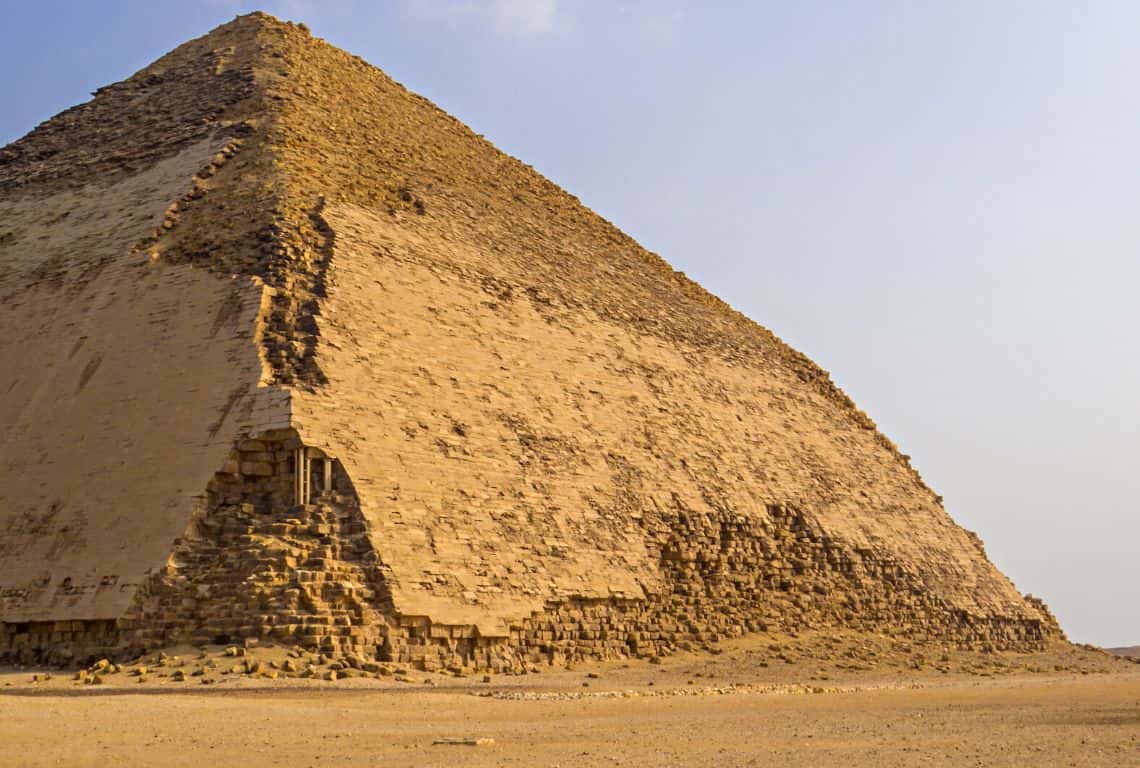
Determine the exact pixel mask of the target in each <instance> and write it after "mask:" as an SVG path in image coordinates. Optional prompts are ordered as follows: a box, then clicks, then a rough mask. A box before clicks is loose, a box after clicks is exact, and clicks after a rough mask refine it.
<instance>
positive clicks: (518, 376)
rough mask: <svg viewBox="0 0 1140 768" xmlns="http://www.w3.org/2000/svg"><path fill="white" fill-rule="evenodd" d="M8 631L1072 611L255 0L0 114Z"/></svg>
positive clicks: (1020, 616)
mask: <svg viewBox="0 0 1140 768" xmlns="http://www.w3.org/2000/svg"><path fill="white" fill-rule="evenodd" d="M0 264H2V266H3V270H2V271H0V321H2V323H3V327H4V328H5V329H6V333H5V334H4V335H3V337H2V338H0V361H2V362H3V365H2V366H0V392H3V393H4V396H3V398H2V400H0V430H2V433H3V435H4V440H3V442H2V443H0V655H2V656H4V657H7V658H14V659H24V660H27V659H40V660H55V661H66V660H75V659H81V658H86V657H89V656H92V655H104V654H115V653H119V654H124V653H128V652H134V651H137V650H140V649H144V648H145V649H153V648H157V647H162V646H166V645H172V644H177V643H182V642H195V643H210V642H236V641H239V640H241V639H244V638H263V639H270V640H274V641H278V642H285V643H294V644H297V645H300V646H304V647H307V648H311V649H321V650H325V651H328V652H333V653H345V654H356V655H363V656H368V657H372V658H381V659H390V660H396V661H403V662H409V663H415V664H418V665H421V666H423V667H428V668H432V667H438V666H449V665H455V664H458V665H462V666H477V667H485V668H497V669H500V668H501V669H510V668H514V667H517V666H519V665H525V664H529V663H533V662H534V661H535V660H547V661H558V660H573V659H579V658H603V659H604V658H615V657H621V656H627V655H640V656H644V655H656V654H661V653H668V652H670V651H672V650H674V649H677V648H687V647H700V646H704V645H706V644H708V643H710V642H714V641H716V640H718V639H720V638H725V637H733V636H737V635H741V634H743V633H746V632H756V631H794V630H798V629H804V628H817V629H819V628H836V629H844V630H851V631H864V632H890V633H894V634H898V635H902V636H906V637H911V638H914V639H916V640H936V641H938V642H942V643H953V644H958V645H961V646H966V647H983V646H984V647H991V648H1014V649H1031V648H1038V647H1041V646H1042V645H1043V644H1045V643H1047V642H1049V641H1050V640H1052V639H1055V638H1057V639H1060V638H1063V635H1062V634H1061V631H1060V628H1059V627H1058V626H1057V624H1056V622H1055V620H1054V619H1053V618H1052V616H1051V615H1050V614H1049V612H1048V610H1047V609H1046V607H1045V606H1044V605H1043V604H1042V603H1041V602H1040V601H1037V600H1035V599H1033V598H1029V597H1023V596H1022V595H1021V594H1019V593H1018V591H1017V590H1016V589H1015V588H1014V586H1013V584H1011V583H1010V581H1009V580H1008V579H1007V578H1006V577H1005V576H1003V575H1002V574H1001V573H1000V572H999V571H998V570H997V569H996V568H995V567H994V566H993V565H992V564H991V563H990V562H989V560H988V559H987V557H986V555H985V551H984V549H983V548H982V545H981V542H980V541H979V539H978V538H977V537H976V536H974V535H973V534H971V533H969V532H968V531H965V530H963V529H962V528H960V527H958V526H957V525H956V524H955V523H954V522H953V521H952V520H951V519H950V517H949V516H948V515H947V513H946V512H945V510H944V509H943V507H942V504H941V499H940V498H939V497H938V496H936V495H935V494H934V492H933V491H931V490H930V489H929V488H928V487H926V485H925V484H924V483H923V482H922V480H921V479H920V477H919V476H918V474H917V473H916V472H915V470H914V469H912V468H911V466H910V465H909V462H908V460H907V457H905V456H904V455H902V454H901V453H900V452H899V451H898V450H897V449H896V447H895V446H894V445H893V444H892V443H891V442H890V441H889V440H888V439H887V438H885V437H884V436H883V435H881V434H880V433H879V432H878V431H877V430H876V429H875V427H874V424H873V423H872V422H871V421H870V419H868V417H867V416H866V415H865V414H863V413H862V412H861V411H859V410H858V409H857V408H856V407H855V406H854V404H853V403H852V402H851V401H850V400H849V399H848V398H847V397H846V396H845V395H844V394H843V393H842V392H841V391H840V390H839V389H838V388H836V387H835V386H834V385H833V384H832V382H831V381H830V379H829V377H828V375H827V374H826V373H825V372H824V371H822V370H821V369H820V368H818V367H817V366H816V365H814V364H813V363H812V362H811V361H809V360H807V359H806V358H805V357H804V356H803V355H801V354H799V353H797V352H796V351H794V350H792V349H790V348H789V347H788V346H786V345H785V344H783V343H782V342H781V341H780V340H779V339H778V338H776V337H775V336H774V335H773V334H771V333H770V332H768V331H767V330H765V329H763V328H761V327H760V326H758V325H756V324H755V323H753V322H752V321H751V320H749V319H747V318H746V317H744V316H743V315H740V314H739V313H736V312H734V311H733V310H731V309H730V308H729V307H728V306H727V305H726V304H724V303H723V302H721V301H720V300H718V299H717V298H715V297H714V296H712V295H710V294H708V293H707V292H705V291H704V290H703V289H701V288H700V287H699V286H697V285H696V284H695V283H693V282H692V281H690V280H688V279H687V278H685V277H684V275H682V274H680V273H678V272H675V271H674V270H673V269H671V268H670V267H669V266H668V265H667V264H666V263H665V262H664V261H662V260H661V259H660V258H658V257H657V256H655V255H653V254H651V253H649V252H647V251H646V250H644V249H643V248H641V247H640V246H639V245H638V244H637V243H635V242H634V241H633V240H631V239H630V238H629V237H627V236H626V235H624V234H622V233H621V232H620V231H619V230H617V229H616V228H615V227H614V226H612V225H611V224H609V223H608V222H606V221H604V220H603V219H601V218H600V217H598V216H597V215H595V214H594V213H592V212H591V211H590V210H588V209H587V208H585V207H584V206H583V205H582V204H581V203H580V202H579V201H578V200H577V199H575V198H574V197H573V196H571V195H569V194H567V193H566V192H564V191H562V190H561V189H559V188H558V187H557V186H555V185H554V184H552V183H551V182H550V181H548V180H546V179H544V178H543V177H542V176H540V175H539V174H538V173H536V172H535V171H534V170H533V169H531V168H530V167H528V166H526V165H524V164H523V163H521V162H519V161H518V160H515V159H513V158H511V157H509V156H507V155H505V154H503V153H502V152H500V151H498V150H496V149H495V148H494V147H493V146H492V145H491V144H489V143H488V142H486V141H485V140H483V139H482V138H480V137H479V136H477V135H475V134H474V133H473V132H471V131H470V130H469V129H468V128H466V127H465V126H464V125H463V124H462V123H460V122H459V121H457V120H456V119H454V118H452V117H450V116H448V115H447V114H445V113H443V112H442V111H440V110H439V109H437V108H436V107H435V106H433V105H432V104H431V103H430V102H428V101H426V100H425V99H423V98H422V97H419V96H416V95H415V94H412V93H410V92H408V91H407V90H405V89H404V88H403V87H401V86H400V85H399V84H397V83H395V82H393V81H392V80H391V79H390V78H388V77H387V76H386V75H384V74H383V73H382V72H381V71H379V70H378V69H375V68H374V67H372V66H370V65H368V64H366V63H365V62H363V61H362V60H360V59H359V58H356V57H354V56H351V55H349V54H347V53H345V52H343V51H340V50H338V49H336V48H334V47H332V46H330V45H328V44H327V43H325V42H323V41H320V40H318V39H315V38H313V37H312V36H310V35H309V33H308V31H307V30H306V29H304V28H303V27H300V26H297V25H292V24H288V23H283V22H279V21H277V20H276V19H273V18H272V17H269V16H266V15H264V14H252V15H248V16H242V17H239V18H237V19H235V20H234V21H232V22H230V23H228V24H225V25H223V26H221V27H218V28H217V29H215V30H213V31H212V32H210V33H209V34H207V35H205V36H203V37H201V38H198V39H196V40H192V41H190V42H188V43H186V44H184V45H182V46H180V47H179V48H177V49H176V50H174V51H173V52H171V53H169V54H167V55H166V56H164V57H162V58H161V59H159V60H158V61H156V62H155V63H154V64H152V65H150V66H149V67H147V68H145V69H143V70H142V71H140V72H138V73H137V74H135V75H133V76H132V77H130V78H128V79H127V80H125V81H123V82H120V83H116V84H114V85H110V86H108V87H106V88H102V89H100V90H99V91H97V92H96V94H95V95H94V97H93V98H92V100H91V101H89V102H87V103H85V104H82V105H79V106H77V107H74V108H72V109H69V110H67V111H65V112H63V113H61V114H60V115H58V116H56V117H54V118H52V119H51V120H49V121H47V122H45V123H44V124H42V125H40V126H39V127H37V128H36V129H35V130H33V131H32V132H31V133H30V134H28V135H27V136H25V137H24V138H22V139H20V140H19V141H16V142H15V143H13V144H11V145H9V146H7V147H5V148H3V149H2V150H0Z"/></svg>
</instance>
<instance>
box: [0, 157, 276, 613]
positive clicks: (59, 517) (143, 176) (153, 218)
mask: <svg viewBox="0 0 1140 768" xmlns="http://www.w3.org/2000/svg"><path fill="white" fill-rule="evenodd" d="M218 148H219V145H218V143H217V142H215V141H205V142H202V143H200V144H197V145H194V146H191V147H189V148H187V149H185V150H183V151H182V152H181V153H179V154H177V155H176V156H174V157H171V158H168V159H166V160H163V161H161V162H159V163H158V164H157V165H155V166H154V167H152V168H151V169H149V170H147V171H145V172H143V173H140V174H137V175H134V176H131V177H129V178H128V179H126V180H124V181H121V182H119V183H116V184H112V185H110V186H101V185H93V186H90V187H87V188H84V189H82V190H79V191H66V192H61V193H59V194H56V195H53V196H49V197H44V198H31V199H26V200H20V199H17V200H14V201H5V202H2V203H0V221H3V223H4V226H5V227H6V228H9V229H10V231H14V232H17V233H19V234H18V239H16V240H15V241H14V242H10V243H8V244H6V245H5V247H4V256H5V269H4V270H3V271H2V272H0V297H3V299H2V302H0V328H3V329H4V333H3V334H2V335H0V360H3V361H4V365H3V366H0V392H2V393H4V394H3V397H2V398H0V434H3V436H4V439H3V441H2V442H0V470H2V471H3V482H2V483H0V526H2V530H3V535H2V536H0V616H2V617H3V619H4V621H6V622H27V621H43V620H72V619H84V620H89V619H116V618H118V617H120V616H122V615H123V614H124V613H125V611H126V610H127V608H128V606H129V604H130V602H131V600H132V599H133V597H134V594H135V590H136V589H137V588H138V586H139V585H140V584H142V583H143V582H144V581H145V580H146V578H147V577H148V575H149V574H150V573H151V572H153V571H156V570H158V569H159V568H161V567H162V565H163V564H164V562H165V561H166V558H167V556H168V555H169V553H170V551H171V548H172V545H173V543H174V541H175V539H177V538H178V537H179V536H181V535H182V534H183V532H184V530H185V528H186V525H187V522H188V521H189V519H190V517H191V514H192V512H193V511H194V510H195V508H196V507H197V506H200V504H201V499H202V496H203V494H204V490H205V488H206V484H207V483H208V482H209V480H210V478H211V477H212V476H213V474H214V472H215V471H216V470H217V469H218V468H219V467H220V466H221V465H222V464H223V463H224V461H225V459H226V457H227V456H228V453H229V450H230V447H231V445H232V444H233V442H234V440H235V439H237V437H238V436H239V435H241V434H244V433H247V432H249V431H251V430H253V431H257V430H260V429H265V428H270V427H272V426H274V424H275V423H281V422H283V423H284V424H287V423H288V410H287V397H286V396H285V393H282V392H274V391H272V390H270V389H268V388H261V389H259V387H258V384H259V381H260V380H261V378H262V363H261V360H260V359H259V356H258V350H257V346H256V344H255V343H254V334H255V332H256V328H257V325H258V323H257V318H258V314H259V312H260V311H261V309H262V302H263V299H264V296H263V293H264V288H263V287H262V286H261V285H259V284H258V282H257V281H255V280H253V279H251V278H248V277H233V278H226V277H220V276H217V275H214V274H211V273H209V272H207V271H205V270H201V269H195V268H192V267H189V266H172V265H169V264H165V263H162V262H158V263H152V262H151V260H150V258H149V257H148V255H147V254H146V253H145V252H138V251H134V250H133V249H132V246H133V245H134V244H135V243H137V242H139V241H140V240H142V239H143V238H144V237H145V236H146V235H148V234H149V233H150V232H151V231H152V230H153V229H154V227H156V226H157V225H158V224H159V222H160V221H161V220H162V217H163V212H164V211H165V209H166V208H167V207H168V206H169V205H170V203H171V202H173V201H174V200H176V199H177V198H178V197H179V195H181V194H182V193H183V192H184V191H185V189H186V187H187V184H188V182H189V179H190V178H191V177H192V176H193V174H194V173H195V172H196V171H197V170H198V169H199V168H201V167H202V166H203V165H205V164H207V163H208V162H209V158H210V157H211V156H213V155H214V154H215V153H216V152H217V151H218Z"/></svg>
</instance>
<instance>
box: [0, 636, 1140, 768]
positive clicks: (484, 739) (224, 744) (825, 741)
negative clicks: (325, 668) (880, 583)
mask: <svg viewBox="0 0 1140 768" xmlns="http://www.w3.org/2000/svg"><path fill="white" fill-rule="evenodd" d="M820 641H821V638H818V637H816V638H812V637H806V638H805V637H800V638H795V639H792V640H788V639H783V640H780V641H779V642H775V641H772V640H771V639H767V640H763V641H762V640H753V641H751V642H748V643H737V644H734V645H729V646H727V647H726V648H725V649H724V650H723V651H722V652H721V653H719V654H717V655H714V656H709V655H698V654H692V655H680V656H677V657H670V658H667V659H663V660H658V662H657V663H650V662H648V661H631V662H628V663H610V664H604V665H589V666H577V667H574V668H572V669H563V670H544V671H543V673H542V674H527V675H512V676H492V677H490V678H489V679H488V681H485V680H484V677H483V676H482V675H468V676H463V677H453V676H449V675H443V674H438V673H436V674H426V673H423V672H417V671H413V670H407V671H406V674H394V675H383V676H376V677H371V676H363V675H362V676H357V677H349V678H348V679H340V680H336V681H328V680H321V679H312V678H303V679H302V678H293V677H278V678H276V679H268V678H266V677H264V676H260V675H251V674H247V673H244V672H242V671H240V669H239V667H241V666H242V665H241V664H235V665H234V667H233V671H230V670H229V669H227V668H226V666H225V663H224V662H223V663H222V664H220V665H218V666H217V667H216V668H211V669H210V671H209V673H208V674H207V675H196V676H194V675H192V674H185V675H180V674H178V670H186V669H190V670H192V671H194V670H196V669H198V668H200V666H201V664H202V663H205V662H209V661H210V660H218V659H228V660H229V661H235V662H236V661H239V660H237V659H233V658H230V657H227V656H225V655H224V651H221V652H216V651H215V650H214V649H211V650H210V651H209V653H208V657H209V658H207V659H206V660H205V662H203V661H202V660H200V659H195V660H194V661H192V662H188V663H186V664H185V666H178V665H179V664H182V661H177V662H172V663H171V664H170V665H169V666H167V667H159V668H155V667H154V666H153V660H152V659H151V660H148V659H143V660H141V661H144V662H150V663H151V666H150V667H149V668H148V672H147V673H146V675H144V676H143V680H144V682H142V683H140V682H139V677H140V676H139V675H138V674H136V673H135V672H132V669H134V670H137V666H138V665H133V666H131V665H127V666H124V667H123V668H122V669H121V670H120V671H119V672H117V673H115V674H111V675H107V676H106V678H105V682H103V683H100V684H98V685H90V684H85V683H81V682H78V681H76V680H75V679H74V675H73V674H70V673H66V672H63V671H58V670H57V671H54V672H50V673H49V672H47V671H44V670H38V671H37V670H29V669H24V670H15V669H7V670H4V671H2V672H0V745H2V749H0V766H110V765H126V766H150V765H154V766H200V765H217V766H229V765H235V766H238V765H240V766H246V767H248V768H259V767H260V766H328V765H343V766H357V765H378V766H379V765H385V766H404V765H408V766H413V765H414V766H419V767H424V766H451V765H463V766H498V765H518V766H594V765H599V766H611V765H626V766H737V765H741V766H748V765H757V766H767V765H779V766H811V768H826V767H827V766H843V768H852V766H1019V767H1020V766H1027V765H1035V766H1082V767H1083V766H1113V767H1114V768H1115V767H1118V766H1133V765H1140V664H1135V663H1131V662H1128V661H1124V660H1120V659H1115V658H1112V657H1110V656H1108V655H1106V654H1103V653H1099V652H1094V651H1092V650H1089V649H1082V648H1079V647H1073V646H1069V647H1062V646H1058V647H1057V648H1056V649H1055V650H1054V651H1053V652H1051V653H1049V654H1035V655H1021V656H1018V655H1012V654H988V655H987V654H960V653H952V654H948V656H949V657H950V658H949V660H947V661H946V662H944V663H942V664H940V665H939V666H940V667H941V668H939V667H934V666H931V665H926V664H924V665H921V668H918V669H916V668H914V665H909V664H901V663H900V660H901V659H903V658H904V657H905V654H904V653H903V651H902V650H900V649H899V648H898V644H897V643H892V642H890V641H887V640H882V641H881V642H880V643H879V644H878V645H875V644H874V643H873V642H871V641H869V640H867V639H851V640H850V641H849V642H848V644H847V646H846V647H845V648H843V649H841V650H840V652H838V653H836V654H834V658H833V659H831V660H826V659H824V660H820V659H816V658H810V657H807V656H805V655H803V654H804V653H805V652H807V651H813V652H815V653H818V652H819V650H820V646H819V643H820ZM773 646H775V648H774V649H773ZM852 648H861V649H863V653H864V659H863V661H866V660H867V659H870V660H871V661H874V662H875V663H873V664H867V663H862V664H860V663H851V655H850V654H849V653H847V651H848V650H851V649H852ZM281 650H282V649H257V650H256V651H254V652H253V655H252V658H255V659H260V660H263V661H264V662H266V663H265V665H264V666H265V667H267V668H268V667H269V664H270V662H272V663H276V662H275V661H274V658H275V653H276V654H277V655H281V654H280V651H281ZM872 657H873V658H872ZM283 658H284V657H283ZM789 660H791V661H789ZM47 674H51V677H50V679H45V676H46V675H47ZM209 675H214V677H213V678H212V681H211V683H210V684H208V685H203V684H202V679H203V678H204V677H205V679H211V678H210V677H209ZM33 676H34V677H35V678H37V680H36V682H33Z"/></svg>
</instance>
